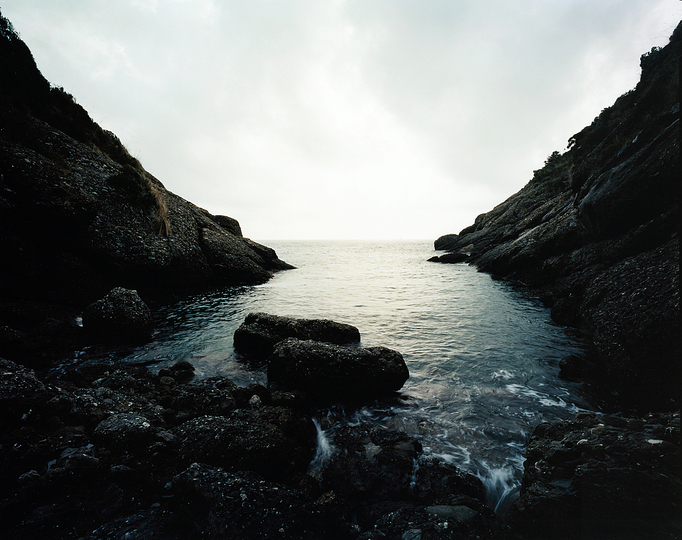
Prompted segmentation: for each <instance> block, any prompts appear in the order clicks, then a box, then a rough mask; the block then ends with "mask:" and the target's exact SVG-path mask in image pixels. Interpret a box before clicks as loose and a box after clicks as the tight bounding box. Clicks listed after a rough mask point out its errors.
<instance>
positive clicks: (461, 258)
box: [429, 253, 469, 264]
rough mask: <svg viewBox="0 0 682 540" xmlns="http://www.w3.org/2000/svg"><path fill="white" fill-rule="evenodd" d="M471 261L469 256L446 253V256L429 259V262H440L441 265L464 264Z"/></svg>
mask: <svg viewBox="0 0 682 540" xmlns="http://www.w3.org/2000/svg"><path fill="white" fill-rule="evenodd" d="M468 260H469V256H468V255H466V254H464V253H446V254H445V255H440V256H434V257H431V258H430V259H429V262H440V263H450V264H457V263H464V262H467V261H468Z"/></svg>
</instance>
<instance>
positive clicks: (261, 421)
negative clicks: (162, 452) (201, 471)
mask: <svg viewBox="0 0 682 540" xmlns="http://www.w3.org/2000/svg"><path fill="white" fill-rule="evenodd" d="M173 433H174V434H175V435H176V437H177V439H178V441H179V445H180V446H179V452H180V455H181V456H182V458H183V459H184V460H185V461H189V462H192V461H198V462H201V463H207V464H209V465H216V466H221V467H224V468H226V469H228V470H251V471H254V472H257V473H258V474H261V475H262V476H265V477H266V478H271V479H278V478H282V477H283V476H286V475H288V474H291V473H292V472H293V471H296V470H298V471H305V469H306V468H307V464H308V463H309V462H310V460H311V459H312V457H313V453H314V446H315V431H314V427H313V425H312V423H311V422H310V421H309V420H306V419H303V418H301V417H298V416H297V415H295V414H294V413H293V412H292V411H290V410H288V409H284V408H281V407H266V406H262V407H257V408H252V409H239V410H237V411H235V412H233V413H232V414H231V415H230V416H229V417H222V416H201V417H198V418H195V419H192V420H189V421H187V422H185V423H184V424H182V425H180V426H178V427H177V428H175V429H174V430H173Z"/></svg>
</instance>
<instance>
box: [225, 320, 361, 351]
mask: <svg viewBox="0 0 682 540" xmlns="http://www.w3.org/2000/svg"><path fill="white" fill-rule="evenodd" d="M288 337H293V338H297V339H300V340H313V341H322V342H325V343H335V344H337V345H343V344H347V343H358V342H359V341H360V331H359V330H358V329H357V328H355V327H354V326H351V325H349V324H343V323H338V322H334V321H330V320H325V319H294V318H291V317H280V316H278V315H270V314H267V313H249V314H248V315H247V316H246V319H245V320H244V323H242V325H241V326H240V327H239V328H237V330H236V331H235V333H234V347H235V350H237V352H239V353H240V354H242V355H244V356H246V357H249V358H253V359H261V360H264V359H265V358H267V356H268V355H270V354H271V353H272V351H273V349H274V346H275V344H277V343H279V342H280V341H283V340H284V339H286V338H288Z"/></svg>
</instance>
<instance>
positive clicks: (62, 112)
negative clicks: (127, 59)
mask: <svg viewBox="0 0 682 540" xmlns="http://www.w3.org/2000/svg"><path fill="white" fill-rule="evenodd" d="M0 72H1V73H2V77H1V78H0V209H1V211H0V230H1V231H2V234H1V235H0V251H2V253H3V260H4V262H3V264H2V266H1V268H0V297H4V298H18V299H27V298H32V299H35V298H40V299H47V300H55V301H60V302H61V301H75V302H83V301H91V300H93V299H96V297H97V296H98V295H101V294H103V293H104V292H106V291H107V290H108V289H109V288H111V287H112V286H114V285H117V286H126V287H130V288H135V289H141V290H147V291H150V292H155V291H161V290H164V289H167V288H177V287H183V286H186V287H205V286H210V285H216V284H239V283H259V282H263V281H266V280H267V279H268V278H269V277H270V275H271V272H272V271H273V270H278V269H283V268H289V266H288V265H286V264H285V263H283V262H282V261H280V260H279V259H278V258H277V256H276V254H275V253H274V251H273V250H271V249H269V248H266V247H265V246H261V245H259V244H256V243H255V242H252V241H251V240H248V239H246V238H244V237H243V236H242V233H241V229H240V227H239V224H238V222H237V221H236V220H234V219H232V218H228V217H226V216H213V215H211V214H209V213H208V212H207V211H206V210H203V209H201V208H198V207H196V206H195V205H193V204H191V203H189V202H187V201H186V200H184V199H182V198H181V197H178V196H177V195H175V194H173V193H171V192H169V191H168V190H166V189H165V188H164V186H163V185H162V184H161V182H159V181H158V180H157V179H156V178H154V177H153V176H152V175H151V174H149V173H148V172H147V171H146V170H145V169H144V168H143V167H142V166H141V165H140V163H139V162H138V161H137V160H136V159H135V158H133V157H132V156H130V155H129V154H128V152H127V151H126V149H125V148H124V146H123V145H122V144H121V142H120V141H119V139H118V138H117V137H116V136H115V135H114V134H113V133H111V132H108V131H106V130H104V129H102V128H101V127H100V126H98V125H97V124H96V123H95V122H94V121H93V120H92V119H91V118H90V116H89V115H88V113H87V112H86V111H85V110H84V109H83V108H82V107H80V106H79V105H78V104H76V103H75V101H74V99H73V97H72V96H70V95H69V94H67V93H66V92H65V91H64V90H63V89H61V88H55V87H53V86H51V85H50V84H49V83H48V82H47V81H46V80H45V78H44V77H43V76H42V75H41V73H40V71H39V70H38V68H37V67H36V64H35V62H34V60H33V57H32V55H31V53H30V51H29V49H28V48H27V47H26V45H25V44H24V43H23V42H22V41H21V39H19V37H18V35H17V34H16V32H14V30H13V28H12V26H11V24H10V23H9V22H8V21H7V20H6V19H3V18H2V17H1V16H0Z"/></svg>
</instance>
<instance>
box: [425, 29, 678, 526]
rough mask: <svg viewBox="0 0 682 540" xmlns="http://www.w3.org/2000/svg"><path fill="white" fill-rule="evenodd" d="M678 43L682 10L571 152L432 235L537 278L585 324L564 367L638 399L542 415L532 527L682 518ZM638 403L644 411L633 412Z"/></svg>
mask: <svg viewBox="0 0 682 540" xmlns="http://www.w3.org/2000/svg"><path fill="white" fill-rule="evenodd" d="M680 56H682V24H680V25H678V27H677V28H676V30H675V32H674V33H673V35H672V37H671V38H670V43H669V44H668V45H667V46H666V47H664V48H662V49H652V51H651V52H650V53H647V54H645V55H643V56H642V58H641V67H642V76H641V80H640V82H639V84H638V85H637V87H636V88H635V89H634V90H632V91H631V92H628V93H627V94H624V95H623V96H621V97H620V98H619V99H618V100H617V101H616V103H615V104H614V105H613V106H612V107H607V108H606V109H604V110H603V111H602V113H601V114H600V115H599V116H598V117H597V118H596V119H595V120H594V122H593V123H592V124H591V125H590V126H588V127H586V128H585V129H583V130H582V131H581V132H580V133H577V134H576V135H574V136H573V137H571V139H570V140H569V149H568V151H567V152H566V153H564V154H559V153H558V152H555V153H553V154H552V155H551V156H550V157H549V158H548V159H547V161H546V162H545V166H544V167H543V168H542V169H540V170H537V171H535V174H534V177H533V179H532V180H531V181H530V182H529V183H528V184H527V185H526V186H525V187H524V188H523V189H521V191H519V192H518V193H516V194H515V195H512V196H511V197H510V198H509V199H507V200H506V201H504V202H503V203H501V204H500V205H498V206H497V207H495V208H494V209H493V210H491V211H490V212H488V213H485V214H481V215H480V216H478V217H477V218H476V220H475V222H474V224H473V225H471V226H470V227H467V228H466V229H464V230H463V231H461V232H460V233H459V234H448V235H445V236H442V237H441V238H439V239H438V240H436V242H435V248H436V249H438V250H447V251H448V252H449V253H448V254H446V255H444V256H442V257H439V258H438V259H436V260H437V261H438V262H453V263H457V262H468V263H470V264H473V265H475V266H477V267H478V268H479V269H480V270H482V271H486V272H490V273H491V274H493V275H495V276H497V277H501V278H504V279H507V280H511V281H516V282H522V283H525V284H529V285H531V286H532V287H534V288H535V289H536V290H538V291H540V294H541V295H542V296H543V298H544V299H545V301H546V302H547V304H549V305H550V306H551V308H552V317H553V318H554V320H555V321H556V322H558V323H560V324H564V325H570V326H574V327H577V328H580V329H581V330H583V331H584V332H585V334H586V335H587V336H588V338H589V342H590V350H589V352H588V354H587V356H586V357H585V358H578V357H575V356H572V357H569V358H566V359H564V361H562V363H561V374H562V375H563V376H565V377H567V378H571V379H574V380H575V379H577V380H581V379H582V380H587V381H588V382H590V383H592V385H593V387H595V388H597V389H599V390H600V392H601V394H602V396H603V397H605V398H606V403H608V404H609V406H614V405H615V406H616V409H620V410H621V411H623V410H625V411H630V413H621V415H618V416H609V415H596V414H592V413H586V412H583V413H578V414H577V415H576V417H575V419H574V420H568V421H565V422H556V423H551V424H550V423H543V424H540V425H539V426H537V428H536V429H535V430H534V432H533V434H532V436H531V438H530V441H529V443H528V448H527V460H526V462H525V469H524V477H523V484H522V488H521V493H520V498H519V500H518V501H516V502H515V503H514V504H513V505H512V507H511V509H510V511H509V514H508V516H507V522H508V524H509V525H510V526H511V528H512V530H513V531H514V534H517V535H519V536H520V537H522V538H525V539H535V538H537V539H540V538H562V539H572V538H582V537H590V538H670V539H673V538H678V537H679V536H680V534H681V532H682V519H681V517H682V513H681V509H682V468H681V467H680V463H681V461H680V457H681V449H680V443H681V441H680V413H679V407H680V404H682V400H681V399H680V389H681V388H682V387H681V386H680V380H681V377H682V362H681V360H680V359H681V358H682V354H681V351H680V337H681V335H680V288H679V232H680V210H679V194H680V185H681V183H680V179H681V178H682V170H681V168H680V101H679V66H680ZM451 254H452V255H451ZM637 411H639V412H640V413H642V414H646V413H648V414H646V416H643V417H638V418H630V417H628V414H635V413H636V412H637ZM651 411H664V412H657V413H651Z"/></svg>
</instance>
